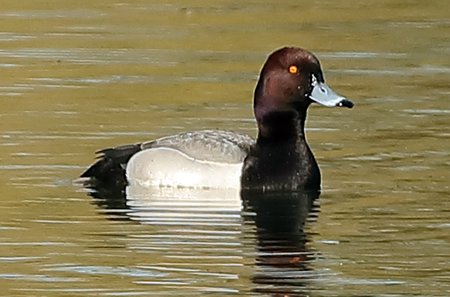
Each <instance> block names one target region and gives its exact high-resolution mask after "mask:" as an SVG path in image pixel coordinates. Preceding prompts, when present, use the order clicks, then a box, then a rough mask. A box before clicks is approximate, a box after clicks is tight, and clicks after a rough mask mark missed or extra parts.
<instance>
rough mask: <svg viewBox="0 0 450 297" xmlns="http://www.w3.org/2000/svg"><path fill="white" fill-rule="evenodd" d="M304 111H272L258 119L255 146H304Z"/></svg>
mask: <svg viewBox="0 0 450 297" xmlns="http://www.w3.org/2000/svg"><path fill="white" fill-rule="evenodd" d="M305 119H306V109H305V110H302V111H300V112H299V111H274V112H270V113H267V114H265V115H264V116H262V117H261V118H259V119H258V139H257V144H258V145H260V146H266V145H289V144H290V145H294V146H297V145H300V144H305V145H306V140H305Z"/></svg>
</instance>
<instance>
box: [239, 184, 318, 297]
mask: <svg viewBox="0 0 450 297" xmlns="http://www.w3.org/2000/svg"><path fill="white" fill-rule="evenodd" d="M318 197H319V192H301V193H299V192H295V193H293V192H278V193H271V194H257V193H242V200H243V208H244V214H245V215H244V218H245V222H246V223H247V224H254V226H255V227H256V229H255V235H256V239H257V247H256V256H255V260H256V270H255V271H256V272H255V274H254V276H253V283H254V285H255V287H254V291H256V292H260V293H265V294H271V296H307V295H308V294H307V293H306V291H308V289H307V287H308V286H307V283H308V280H309V279H310V278H311V277H313V275H314V274H313V272H312V271H311V269H310V267H309V263H310V261H311V260H312V259H313V258H314V253H313V252H311V251H308V249H307V245H306V243H307V242H308V235H307V234H306V233H305V231H304V226H305V223H306V221H307V220H308V218H309V220H310V221H313V220H315V219H316V218H317V214H318V211H319V209H318V206H315V203H314V201H316V199H317V198H318Z"/></svg>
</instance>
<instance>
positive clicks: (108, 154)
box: [80, 144, 142, 186]
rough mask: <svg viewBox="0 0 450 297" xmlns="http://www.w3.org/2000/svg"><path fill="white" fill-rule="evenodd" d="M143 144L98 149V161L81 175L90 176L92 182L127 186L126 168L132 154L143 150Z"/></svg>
mask: <svg viewBox="0 0 450 297" xmlns="http://www.w3.org/2000/svg"><path fill="white" fill-rule="evenodd" d="M141 149H142V148H141V144H130V145H123V146H118V147H115V148H107V149H103V150H101V151H98V152H97V153H98V154H101V155H100V156H99V157H98V159H99V160H98V161H97V162H95V163H94V164H93V165H91V166H90V167H89V168H88V169H87V170H86V171H85V172H84V173H83V174H81V176H80V177H85V178H89V183H90V184H102V185H107V186H108V185H110V186H125V185H126V184H127V179H126V176H125V168H126V165H127V163H128V161H129V160H130V158H131V156H133V155H134V154H136V153H137V152H139V151H140V150H141Z"/></svg>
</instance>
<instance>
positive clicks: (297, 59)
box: [254, 47, 353, 132]
mask: <svg viewBox="0 0 450 297" xmlns="http://www.w3.org/2000/svg"><path fill="white" fill-rule="evenodd" d="M312 102H317V103H320V104H322V105H325V106H330V107H331V106H344V107H349V108H351V107H353V103H352V102H351V101H350V100H348V99H346V98H344V97H342V96H339V95H337V94H336V93H335V92H334V91H333V90H332V89H330V88H329V87H328V86H327V85H326V84H325V80H324V77H323V73H322V69H321V67H320V62H319V60H318V59H317V58H316V56H314V55H313V54H312V53H311V52H309V51H307V50H304V49H302V48H296V47H284V48H281V49H279V50H277V51H275V52H273V53H272V54H271V55H270V56H269V57H268V58H267V61H266V63H265V64H264V66H263V68H262V70H261V74H260V76H259V81H258V84H257V85H256V89H255V94H254V112H255V117H256V119H257V121H258V124H259V127H260V130H261V129H262V128H264V124H265V123H266V124H268V125H271V122H274V123H275V124H280V125H284V123H283V122H284V121H287V122H288V121H291V120H292V118H299V120H300V121H301V122H302V123H303V122H304V120H305V117H306V110H307V108H308V106H309V105H310V104H311V103H312ZM266 126H267V125H266ZM266 128H267V127H266ZM260 132H261V131H260Z"/></svg>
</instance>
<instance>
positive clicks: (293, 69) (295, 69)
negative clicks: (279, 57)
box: [289, 65, 298, 74]
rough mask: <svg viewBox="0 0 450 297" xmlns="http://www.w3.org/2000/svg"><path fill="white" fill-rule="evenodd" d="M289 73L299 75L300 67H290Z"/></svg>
mask: <svg viewBox="0 0 450 297" xmlns="http://www.w3.org/2000/svg"><path fill="white" fill-rule="evenodd" d="M289 73H292V74H297V73H298V67H297V66H295V65H292V66H290V67H289Z"/></svg>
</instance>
